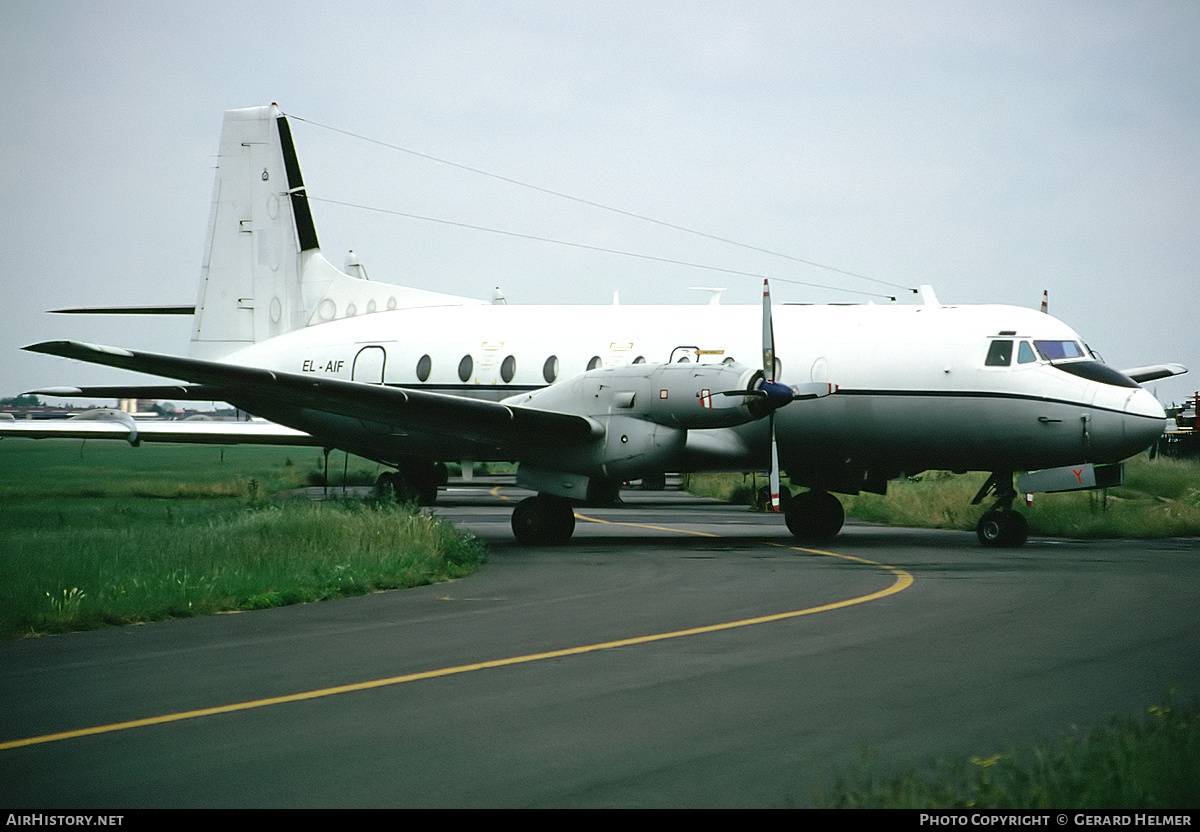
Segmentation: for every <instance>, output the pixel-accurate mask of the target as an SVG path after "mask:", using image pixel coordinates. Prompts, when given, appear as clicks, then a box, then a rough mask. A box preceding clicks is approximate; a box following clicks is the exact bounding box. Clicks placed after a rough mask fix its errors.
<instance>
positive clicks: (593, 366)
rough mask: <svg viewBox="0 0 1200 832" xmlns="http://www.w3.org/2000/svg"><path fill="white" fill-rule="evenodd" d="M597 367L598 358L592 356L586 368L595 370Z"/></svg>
mask: <svg viewBox="0 0 1200 832" xmlns="http://www.w3.org/2000/svg"><path fill="white" fill-rule="evenodd" d="M599 367H600V356H598V355H593V356H592V360H591V361H589V362H588V366H587V368H588V369H589V370H595V369H598V368H599Z"/></svg>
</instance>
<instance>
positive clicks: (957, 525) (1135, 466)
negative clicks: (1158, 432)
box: [843, 456, 1200, 538]
mask: <svg viewBox="0 0 1200 832" xmlns="http://www.w3.org/2000/svg"><path fill="white" fill-rule="evenodd" d="M986 479H987V475H986V474H978V473H977V474H963V475H955V474H950V473H948V472H945V471H927V472H926V473H924V474H922V475H920V476H919V477H914V478H913V479H911V480H906V481H903V482H896V483H890V484H889V487H888V493H887V495H886V496H880V495H878V494H859V495H857V496H853V497H845V498H843V502H844V504H845V506H846V513H847V514H848V515H850V516H852V517H857V518H859V519H862V520H871V521H875V522H879V523H887V524H889V525H897V526H918V527H922V528H934V529H963V530H967V529H973V528H975V524H976V523H977V522H978V520H979V517H980V515H982V514H983V512H984V511H985V510H986V509H987V508H989V507H990V506H991V501H984V503H983V504H981V505H978V506H972V505H971V498H972V497H974V496H975V492H976V491H978V490H979V487H980V486H981V485H983V482H984V480H986ZM1015 507H1016V508H1018V509H1019V510H1020V511H1021V512H1022V513H1023V514H1024V515H1025V517H1026V519H1027V520H1028V521H1029V530H1030V533H1032V534H1039V535H1047V536H1051V537H1075V538H1144V537H1187V536H1193V535H1200V463H1198V462H1195V461H1192V460H1178V459H1167V458H1162V457H1160V458H1159V459H1155V460H1149V459H1146V458H1145V457H1141V456H1139V457H1134V458H1133V459H1130V460H1129V461H1128V462H1126V464H1125V484H1124V485H1123V486H1121V487H1119V488H1109V489H1104V490H1101V491H1079V492H1069V493H1063V494H1038V495H1035V497H1034V501H1033V506H1032V507H1031V508H1025V507H1024V505H1023V504H1022V503H1019V502H1018V503H1017V505H1016V506H1015Z"/></svg>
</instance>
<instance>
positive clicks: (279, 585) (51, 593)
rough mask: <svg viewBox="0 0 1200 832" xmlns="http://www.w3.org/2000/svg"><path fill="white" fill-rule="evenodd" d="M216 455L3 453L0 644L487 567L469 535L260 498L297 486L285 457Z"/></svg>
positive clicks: (62, 448)
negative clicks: (482, 564)
mask: <svg viewBox="0 0 1200 832" xmlns="http://www.w3.org/2000/svg"><path fill="white" fill-rule="evenodd" d="M93 444H95V443H93ZM219 450H220V449H215V448H210V447H203V448H196V447H185V446H152V447H143V448H137V449H132V448H129V447H128V446H124V447H122V446H119V445H117V444H116V443H114V444H112V445H110V446H108V447H102V448H94V447H93V446H92V445H88V446H87V447H85V448H83V458H82V459H80V445H79V443H78V442H63V441H50V440H39V441H37V442H34V441H25V440H10V441H6V442H4V443H3V445H2V446H0V637H4V638H11V637H19V636H24V635H36V634H42V633H55V632H64V631H68V630H77V629H90V628H95V627H102V626H108V625H116V624H128V623H132V622H138V621H154V620H162V619H166V618H174V617H182V616H192V615H204V614H209V613H214V612H223V611H231V610H248V609H258V608H262V607H271V606H281V605H284V604H292V603H299V602H306V601H317V600H322V599H326V598H338V597H345V596H349V595H358V594H362V593H366V592H372V591H377V590H383V589H395V588H401V587H409V586H417V585H421V584H428V583H433V582H437V581H444V580H449V579H452V578H457V577H462V576H463V575H466V574H469V573H470V572H472V571H474V570H475V569H476V568H477V567H478V566H479V564H480V563H482V561H483V558H484V550H483V546H482V544H481V543H479V542H478V541H476V540H475V539H473V538H471V537H470V536H469V535H465V534H463V533H460V532H458V531H457V530H455V529H454V528H453V527H452V526H451V525H449V524H448V523H445V522H443V521H439V520H436V519H434V518H432V517H429V516H423V515H420V514H417V513H414V512H413V511H411V510H409V509H407V508H406V507H404V506H397V505H395V503H394V502H392V503H388V502H387V501H383V500H375V501H361V500H360V501H326V502H322V503H311V502H308V501H306V500H288V501H275V500H268V499H265V497H266V495H267V494H268V493H269V492H270V491H274V490H277V489H280V488H290V487H294V486H296V485H300V484H303V483H304V482H306V481H307V480H308V478H309V474H310V473H311V471H310V469H306V468H304V467H302V466H299V465H297V464H296V458H297V451H296V450H295V449H286V450H281V449H273V448H249V447H236V448H226V449H224V451H225V452H224V460H223V461H222V459H221V455H220V454H219V453H218V452H219ZM299 453H300V454H304V455H305V456H306V457H314V456H315V457H316V458H317V459H318V460H319V458H320V455H319V454H312V453H311V452H307V451H303V450H302V451H300V452H299ZM307 461H308V462H309V463H311V462H313V461H314V460H312V459H307ZM358 463H361V464H368V465H369V464H371V463H365V461H362V460H359V461H358ZM352 464H355V465H356V467H359V466H358V464H357V463H352ZM338 467H339V468H341V466H338ZM330 468H331V473H332V469H333V468H334V466H333V465H332V463H331V465H330ZM339 474H340V471H339ZM369 479H373V477H372V478H369Z"/></svg>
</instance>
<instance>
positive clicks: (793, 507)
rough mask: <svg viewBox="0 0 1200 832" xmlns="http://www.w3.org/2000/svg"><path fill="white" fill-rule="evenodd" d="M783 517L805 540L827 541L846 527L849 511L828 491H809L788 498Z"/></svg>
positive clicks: (800, 539)
mask: <svg viewBox="0 0 1200 832" xmlns="http://www.w3.org/2000/svg"><path fill="white" fill-rule="evenodd" d="M783 519H784V522H786V523H787V527H788V531H790V532H791V533H792V536H793V537H795V538H796V539H797V540H799V541H801V542H802V543H826V542H828V541H830V540H833V539H834V538H835V537H837V533H838V532H840V531H841V530H842V523H844V522H845V520H846V512H845V511H844V510H843V509H842V504H841V502H840V501H839V500H838V498H837V497H835V496H833V495H832V494H830V493H829V492H828V491H806V492H805V493H803V494H796V495H795V496H793V497H792V498H791V499H790V500H786V501H784V503H783Z"/></svg>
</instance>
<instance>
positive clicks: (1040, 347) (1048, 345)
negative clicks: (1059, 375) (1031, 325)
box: [1033, 341, 1084, 361]
mask: <svg viewBox="0 0 1200 832" xmlns="http://www.w3.org/2000/svg"><path fill="white" fill-rule="evenodd" d="M1033 345H1034V346H1035V347H1037V351H1038V352H1039V353H1040V354H1041V356H1042V358H1044V359H1046V360H1047V361H1060V360H1062V359H1064V358H1083V357H1084V356H1083V350H1081V349H1080V348H1079V344H1077V343H1076V342H1075V341H1034V342H1033Z"/></svg>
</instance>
